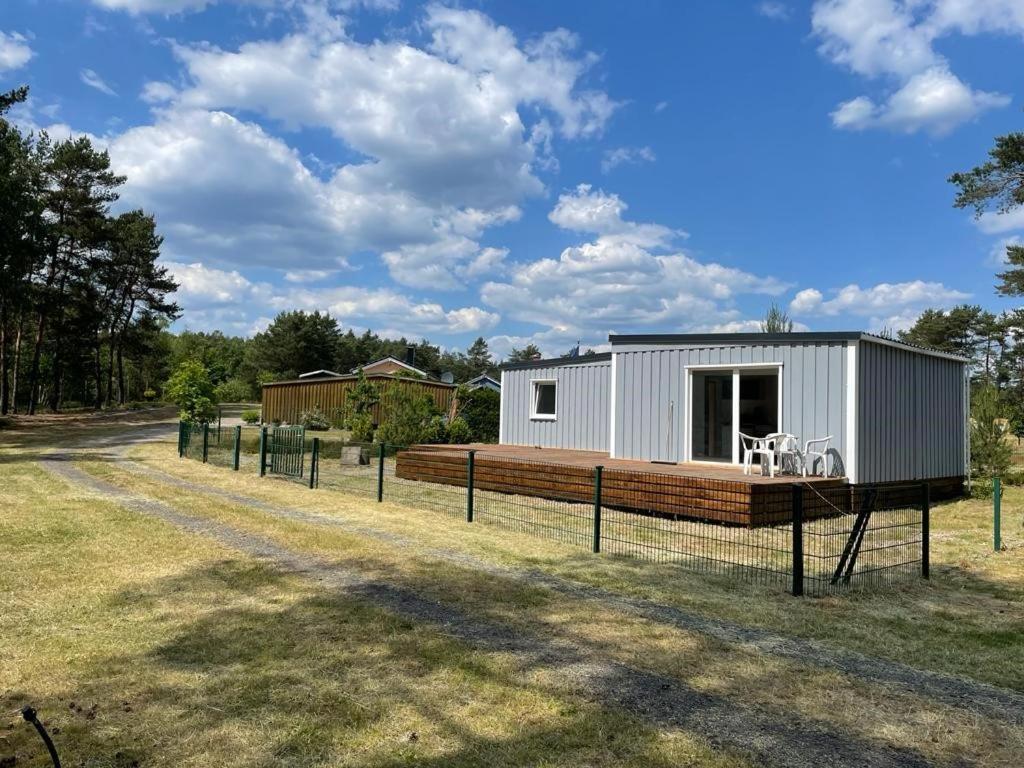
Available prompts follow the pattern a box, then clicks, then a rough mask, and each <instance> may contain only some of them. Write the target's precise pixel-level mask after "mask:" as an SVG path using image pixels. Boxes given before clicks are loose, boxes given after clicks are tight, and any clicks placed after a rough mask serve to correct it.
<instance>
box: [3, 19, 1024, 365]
mask: <svg viewBox="0 0 1024 768" xmlns="http://www.w3.org/2000/svg"><path fill="white" fill-rule="evenodd" d="M1022 54H1024V0H818V2H803V3H799V2H784V1H782V0H780V1H778V2H775V1H766V2H756V1H753V2H744V0H732V1H731V2H723V3H697V2H693V3H681V2H675V1H674V0H671V1H666V2H654V1H653V0H652V1H651V2H643V3H630V4H628V5H623V4H622V3H620V2H612V1H611V0H607V1H604V0H586V2H582V1H581V2H568V1H566V2H558V3H522V2H511V1H509V2H497V1H496V0H492V1H490V2H472V1H471V0H470V1H463V2H458V3H456V4H445V3H427V4H421V3H416V2H411V1H410V0H4V3H3V8H2V10H0V89H3V90H6V89H8V88H10V87H13V86H16V85H19V84H23V83H25V84H28V85H30V86H31V93H32V97H31V102H30V103H29V104H28V105H27V106H26V107H25V108H24V109H21V110H20V111H18V112H17V114H16V119H17V120H19V121H20V122H21V123H22V124H23V125H25V126H27V127H33V128H41V129H46V130H47V131H49V132H50V133H51V134H52V135H57V136H65V135H68V134H75V135H79V134H88V135H90V136H92V137H93V138H94V140H95V141H96V142H97V143H99V144H101V145H103V146H105V147H107V148H109V150H110V153H111V157H112V160H113V163H114V165H115V166H116V168H117V169H118V170H119V171H120V172H122V173H124V174H126V175H127V177H128V183H127V185H126V186H125V189H124V191H123V195H122V200H121V202H120V203H119V206H121V207H138V206H141V207H143V208H145V209H147V210H148V211H151V212H153V213H155V214H156V217H157V221H158V223H159V226H160V229H161V231H162V233H163V235H164V236H165V238H166V242H165V247H164V256H163V258H164V261H165V262H166V263H167V264H168V266H169V267H170V268H171V269H172V270H173V272H174V273H175V275H176V277H177V279H178V280H179V282H180V283H181V285H182V287H181V291H180V295H179V302H180V303H181V304H182V305H183V306H184V307H185V309H186V312H185V315H184V317H183V318H182V319H181V320H180V321H179V323H178V327H179V328H184V327H188V328H192V329H213V328H220V329H222V330H225V331H226V332H230V333H240V334H250V333H253V332H255V331H258V330H259V329H261V328H262V327H264V326H265V325H266V323H267V322H268V320H269V318H271V317H273V315H274V314H275V313H276V312H278V311H280V310H282V309H290V308H305V309H325V310H328V311H330V312H331V313H332V314H333V315H335V316H336V317H337V318H338V319H339V321H340V322H341V323H342V325H343V326H345V327H354V328H356V329H357V330H361V329H363V328H367V327H369V328H372V329H374V330H377V331H379V332H383V333H387V334H399V333H402V334H407V335H411V336H427V337H429V338H430V339H431V340H434V341H436V342H440V343H442V344H444V345H448V346H465V345H466V344H467V343H468V342H469V341H471V340H472V339H473V338H475V337H476V336H479V335H483V336H485V337H486V338H488V339H491V340H492V343H493V345H494V347H495V349H496V350H497V351H498V352H503V351H506V350H507V349H508V348H509V347H510V346H511V345H522V344H525V343H527V342H528V341H533V342H535V343H537V344H538V345H539V346H540V347H541V348H542V349H543V350H544V351H545V352H547V353H561V352H564V351H565V350H566V349H567V348H569V347H570V346H572V345H573V344H575V342H576V341H577V340H581V341H582V342H583V344H584V345H592V346H597V345H598V344H600V343H601V342H602V341H603V340H605V339H606V337H607V334H608V333H610V332H614V333H628V332H658V331H696V330H732V329H744V328H748V327H750V326H751V324H754V323H756V320H757V318H759V317H760V316H761V315H762V314H763V313H764V310H765V308H766V307H767V306H768V305H769V304H770V303H771V302H772V301H773V300H774V301H777V302H778V303H779V304H781V305H782V306H785V307H788V308H789V310H790V312H791V314H792V315H793V316H794V318H795V319H796V320H797V321H798V322H799V323H800V324H801V325H802V326H805V327H808V328H811V329H815V330H818V329H839V328H843V329H868V330H878V329H880V328H883V327H888V328H903V327H906V326H907V325H908V324H909V323H912V322H913V319H914V318H915V317H916V315H917V314H918V313H919V312H920V311H921V310H922V309H923V308H924V307H927V306H949V305H952V304H955V303H959V302H961V301H968V300H969V301H972V302H978V303H981V304H984V305H986V306H989V307H991V308H993V309H996V310H998V309H1002V308H1004V306H1005V302H1004V301H1003V300H999V299H997V298H996V297H995V296H994V295H993V290H992V283H993V279H994V278H993V272H994V271H995V269H996V268H997V266H998V261H999V253H1000V250H1001V245H1002V244H1003V243H1005V242H1006V241H1008V240H1010V241H1013V240H1015V239H1018V238H1019V237H1020V236H1021V235H1024V216H1003V217H986V218H983V219H982V220H980V221H974V220H972V218H971V216H970V215H969V214H967V213H965V212H963V211H958V210H955V209H953V208H952V207H951V201H952V198H953V192H954V191H953V189H952V187H950V185H949V184H948V183H947V182H946V181H945V179H946V177H947V176H948V175H949V174H950V173H951V172H953V171H957V170H963V169H967V168H970V167H972V166H973V165H975V164H977V163H978V162H980V161H981V160H983V159H984V156H985V153H986V151H987V150H988V148H989V147H990V146H991V143H992V137H993V136H995V135H997V134H1000V133H1005V132H1008V131H1012V130H1019V129H1020V128H1021V125H1022V115H1021V98H1022V96H1024V83H1022V82H1021V79H1020V72H1021V71H1022V70H1021V66H1020V65H1021V63H1022Z"/></svg>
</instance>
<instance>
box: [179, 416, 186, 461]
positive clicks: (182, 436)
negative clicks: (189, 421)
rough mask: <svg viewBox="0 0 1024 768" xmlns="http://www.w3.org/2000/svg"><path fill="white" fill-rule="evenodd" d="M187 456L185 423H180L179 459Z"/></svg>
mask: <svg viewBox="0 0 1024 768" xmlns="http://www.w3.org/2000/svg"><path fill="white" fill-rule="evenodd" d="M184 455H185V422H184V421H179V422H178V458H179V459H180V458H181V457H182V456H184Z"/></svg>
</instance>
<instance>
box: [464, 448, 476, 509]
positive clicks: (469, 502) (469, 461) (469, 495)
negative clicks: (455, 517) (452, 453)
mask: <svg viewBox="0 0 1024 768" xmlns="http://www.w3.org/2000/svg"><path fill="white" fill-rule="evenodd" d="M475 463H476V451H469V453H468V454H467V456H466V522H467V523H472V522H473V475H474V474H475V472H474V465H475Z"/></svg>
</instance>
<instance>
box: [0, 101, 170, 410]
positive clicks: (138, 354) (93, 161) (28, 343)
mask: <svg viewBox="0 0 1024 768" xmlns="http://www.w3.org/2000/svg"><path fill="white" fill-rule="evenodd" d="M27 96H28V90H27V89H26V88H19V89H16V90H14V91H10V92H8V93H5V94H0V412H2V413H5V414H6V413H9V412H11V411H16V412H26V413H29V414H32V413H35V412H36V411H37V409H39V408H41V407H44V406H45V407H47V408H49V409H50V410H54V411H56V410H58V409H60V408H61V406H62V405H64V404H67V403H79V404H82V405H86V406H93V407H97V408H99V407H103V406H109V405H112V404H114V403H119V404H124V403H125V402H127V401H129V400H132V399H141V398H143V397H145V396H146V394H147V392H153V393H154V394H155V391H156V390H155V388H156V387H157V386H159V384H161V383H162V381H163V378H164V370H163V363H162V358H163V357H164V356H165V355H166V352H167V349H166V344H165V339H164V338H162V337H163V335H164V334H165V328H166V326H167V324H168V323H169V322H170V321H172V320H174V319H175V318H177V317H178V316H179V314H180V310H179V308H178V306H177V305H176V304H175V303H174V302H173V301H171V300H170V299H169V296H170V294H172V293H173V292H174V291H175V289H176V288H177V285H176V284H175V282H174V281H173V280H172V279H171V278H170V276H169V275H168V273H167V270H166V269H165V268H164V267H162V266H160V265H159V264H158V263H157V258H158V257H159V255H160V246H161V243H162V240H161V238H160V236H159V235H157V233H156V221H155V220H154V218H153V216H151V215H149V214H147V213H146V212H144V211H142V210H134V211H128V212H125V213H120V214H117V215H113V214H112V213H111V212H110V207H111V205H112V204H113V203H114V202H115V201H116V200H117V199H118V188H119V187H120V186H121V185H122V184H123V183H124V181H125V178H124V177H123V176H118V175H117V174H115V173H114V172H113V171H112V170H111V166H110V157H109V155H108V154H107V152H105V151H99V150H97V149H96V148H95V147H93V145H92V143H91V141H90V140H89V139H88V138H86V137H79V138H69V139H66V140H63V141H54V140H52V139H51V138H50V137H49V136H47V135H46V134H45V133H41V134H39V135H34V134H25V133H23V132H22V131H21V130H19V128H18V127H17V126H15V125H14V124H13V123H11V122H10V121H9V120H8V119H7V118H6V117H5V115H6V114H7V112H8V111H9V110H10V108H11V107H12V106H14V105H15V104H17V103H19V102H22V101H24V100H25V99H26V98H27Z"/></svg>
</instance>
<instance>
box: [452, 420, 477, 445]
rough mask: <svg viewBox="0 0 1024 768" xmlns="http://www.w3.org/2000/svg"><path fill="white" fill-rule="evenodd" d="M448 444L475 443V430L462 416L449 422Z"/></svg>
mask: <svg viewBox="0 0 1024 768" xmlns="http://www.w3.org/2000/svg"><path fill="white" fill-rule="evenodd" d="M448 442H449V443H456V444H463V443H471V442H473V430H472V429H471V428H470V426H469V423H468V422H467V421H466V420H465V419H464V418H462V417H461V416H456V417H455V418H454V419H452V420H451V421H450V422H448Z"/></svg>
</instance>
